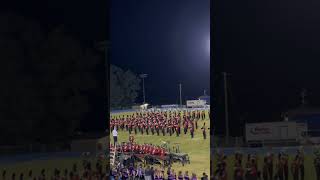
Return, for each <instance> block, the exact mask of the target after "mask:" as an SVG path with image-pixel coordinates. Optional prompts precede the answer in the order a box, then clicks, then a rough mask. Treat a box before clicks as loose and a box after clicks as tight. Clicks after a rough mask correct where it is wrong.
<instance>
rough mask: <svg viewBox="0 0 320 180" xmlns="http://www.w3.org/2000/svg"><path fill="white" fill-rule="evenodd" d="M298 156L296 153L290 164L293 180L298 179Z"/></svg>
mask: <svg viewBox="0 0 320 180" xmlns="http://www.w3.org/2000/svg"><path fill="white" fill-rule="evenodd" d="M299 166H300V165H299V156H298V155H297V156H296V157H295V159H294V161H293V162H292V165H291V173H292V177H293V180H299Z"/></svg>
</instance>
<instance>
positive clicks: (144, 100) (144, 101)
mask: <svg viewBox="0 0 320 180" xmlns="http://www.w3.org/2000/svg"><path fill="white" fill-rule="evenodd" d="M140 77H141V78H142V91H143V104H145V103H146V94H145V88H144V78H146V77H148V74H140Z"/></svg>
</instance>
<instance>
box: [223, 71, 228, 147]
mask: <svg viewBox="0 0 320 180" xmlns="http://www.w3.org/2000/svg"><path fill="white" fill-rule="evenodd" d="M222 74H223V82H224V107H225V123H226V124H225V126H226V145H228V144H229V112H228V89H227V88H228V86H227V75H228V74H227V73H226V72H223V73H222Z"/></svg>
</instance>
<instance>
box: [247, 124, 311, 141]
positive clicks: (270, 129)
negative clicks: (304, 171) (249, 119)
mask: <svg viewBox="0 0 320 180" xmlns="http://www.w3.org/2000/svg"><path fill="white" fill-rule="evenodd" d="M307 131H308V127H307V124H305V123H296V122H287V121H280V122H264V123H247V124H246V125H245V138H246V142H247V144H248V145H255V146H257V145H264V144H283V143H285V144H290V143H293V144H299V143H300V142H301V141H303V140H304V138H305V132H307Z"/></svg>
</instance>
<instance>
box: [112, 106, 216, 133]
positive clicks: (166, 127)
mask: <svg viewBox="0 0 320 180" xmlns="http://www.w3.org/2000/svg"><path fill="white" fill-rule="evenodd" d="M208 114H209V116H210V112H208ZM206 117H207V115H206V112H205V110H191V111H186V110H184V111H182V110H175V111H158V112H136V113H134V114H132V115H127V116H124V115H123V116H122V117H111V121H110V128H111V129H114V128H116V129H118V130H125V131H128V132H129V134H132V133H133V132H134V133H135V134H138V133H141V134H144V133H146V134H147V135H149V134H152V135H155V134H157V135H158V136H159V135H160V134H162V135H163V136H165V135H166V134H169V135H170V136H172V135H173V134H176V136H180V135H181V133H182V132H181V131H182V130H183V133H184V134H187V133H188V131H189V132H190V135H191V138H193V137H194V132H195V129H198V121H199V120H205V119H206ZM201 129H202V131H203V137H204V139H205V138H206V129H209V128H206V127H205V123H204V124H203V126H202V128H201Z"/></svg>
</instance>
